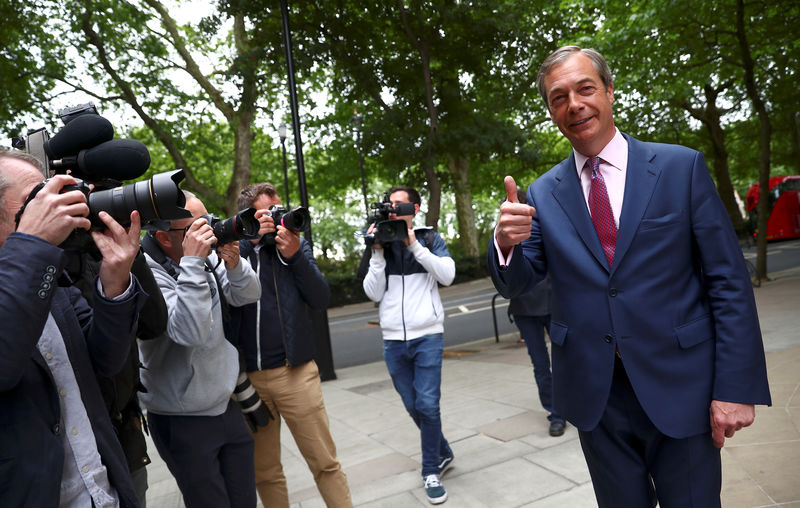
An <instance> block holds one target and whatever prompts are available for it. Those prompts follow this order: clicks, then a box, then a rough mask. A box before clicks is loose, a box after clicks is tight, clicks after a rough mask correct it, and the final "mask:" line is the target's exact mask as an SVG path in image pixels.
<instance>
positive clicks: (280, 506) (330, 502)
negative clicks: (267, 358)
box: [247, 360, 353, 508]
mask: <svg viewBox="0 0 800 508" xmlns="http://www.w3.org/2000/svg"><path fill="white" fill-rule="evenodd" d="M247 376H248V377H249V378H250V382H251V383H252V384H253V387H254V388H255V389H256V391H257V392H258V394H259V395H260V396H261V399H262V400H263V401H264V402H266V404H267V406H268V407H269V410H270V411H271V412H272V415H273V416H274V417H275V420H273V421H270V422H269V425H267V426H266V427H259V429H258V432H255V433H254V434H253V440H254V441H255V470H256V489H257V490H258V495H259V497H260V498H261V502H262V504H263V505H264V506H265V507H269V508H289V491H288V489H287V487H286V476H284V474H283V466H282V465H281V435H280V432H281V419H283V420H284V421H286V425H287V426H288V427H289V430H290V431H291V433H292V436H293V437H294V441H295V443H296V444H297V447H298V448H299V449H300V453H302V454H303V457H304V458H305V459H306V462H307V463H308V468H309V470H311V473H312V474H313V475H314V481H315V482H316V483H317V489H319V492H320V494H321V495H322V498H323V499H324V500H325V504H326V505H327V506H328V507H329V508H334V507H335V508H338V507H344V508H350V507H352V506H353V502H352V500H351V499H350V489H349V487H348V486H347V477H346V476H345V474H344V471H342V466H341V465H340V464H339V460H338V459H337V458H336V445H335V444H334V443H333V438H332V437H331V432H330V426H329V423H328V413H327V411H326V410H325V403H324V401H323V400H322V386H321V383H320V379H319V369H318V368H317V364H316V363H315V362H314V361H313V360H312V361H310V362H308V363H305V364H303V365H299V366H296V367H291V368H290V367H278V368H275V369H268V370H259V371H254V372H248V373H247Z"/></svg>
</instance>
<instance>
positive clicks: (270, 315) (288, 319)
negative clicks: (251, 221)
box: [231, 183, 352, 508]
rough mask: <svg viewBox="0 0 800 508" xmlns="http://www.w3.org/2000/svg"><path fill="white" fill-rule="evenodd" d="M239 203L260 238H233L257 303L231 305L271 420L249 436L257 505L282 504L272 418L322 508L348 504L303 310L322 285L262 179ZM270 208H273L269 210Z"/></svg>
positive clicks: (325, 296)
mask: <svg viewBox="0 0 800 508" xmlns="http://www.w3.org/2000/svg"><path fill="white" fill-rule="evenodd" d="M238 205H239V208H249V207H253V208H256V209H257V211H256V217H257V218H258V219H259V221H260V222H261V229H259V233H260V234H262V235H264V236H263V237H262V238H261V239H260V240H253V241H247V240H242V241H241V242H240V244H239V245H240V248H241V252H242V257H244V258H245V259H247V260H248V261H249V262H250V263H251V264H252V266H253V268H254V269H255V270H256V271H257V272H258V276H259V279H260V280H261V287H262V288H263V291H262V293H261V301H260V302H259V303H258V304H250V305H246V306H244V307H240V308H236V309H231V310H232V313H233V316H234V322H235V323H237V325H238V329H239V333H238V337H239V342H240V344H239V347H240V349H241V350H242V352H243V354H244V358H245V361H246V368H247V376H248V378H249V379H250V382H251V383H252V384H253V386H254V387H255V389H256V390H257V391H258V394H259V396H260V397H261V399H262V400H263V401H264V402H265V403H266V404H267V406H268V407H269V409H270V411H271V412H272V414H273V415H275V418H276V420H275V421H274V422H270V423H269V424H268V425H267V426H266V427H262V428H259V429H258V431H257V432H256V433H254V434H253V438H254V439H255V447H256V454H255V468H256V487H257V489H258V494H259V496H260V497H261V502H262V503H263V504H264V506H269V507H271V508H272V507H286V508H288V506H289V493H288V490H287V486H286V477H285V476H284V474H283V467H282V466H281V455H280V452H281V441H280V417H283V419H284V420H286V424H287V426H288V427H289V430H290V431H291V432H292V436H294V439H295V442H296V443H297V447H298V448H299V449H300V452H301V453H302V454H303V457H305V459H306V462H307V463H308V466H309V468H310V469H311V472H312V473H313V475H314V480H315V481H316V483H317V488H318V489H319V492H320V494H321V495H322V498H323V499H324V500H325V503H326V504H327V506H329V507H332V508H333V507H349V506H352V501H351V499H350V489H349V488H348V486H347V478H346V477H345V474H344V471H342V467H341V465H340V464H339V460H338V459H337V458H336V445H335V444H334V443H333V438H332V437H331V433H330V428H329V425H328V413H327V411H326V410H325V403H324V401H323V400H322V387H321V384H320V378H319V370H318V369H317V364H316V363H315V362H314V360H313V357H314V334H313V330H312V327H311V309H316V310H322V309H325V308H326V307H327V306H328V301H329V300H330V289H329V288H328V284H327V282H325V279H324V278H323V277H322V273H320V271H319V268H317V263H316V261H315V260H314V255H313V254H312V251H311V246H310V245H309V244H308V243H307V242H306V241H305V240H304V239H302V238H301V237H300V234H299V232H297V231H292V230H290V229H288V228H286V227H284V226H281V225H277V226H276V225H275V221H274V220H273V217H272V215H271V214H270V212H269V209H270V208H272V207H273V206H278V207H280V205H281V200H280V197H279V196H278V193H277V192H276V191H275V187H273V186H272V185H271V184H269V183H260V184H254V185H249V186H247V187H245V188H244V189H242V191H241V193H240V194H239V203H238ZM273 210H275V209H274V208H273Z"/></svg>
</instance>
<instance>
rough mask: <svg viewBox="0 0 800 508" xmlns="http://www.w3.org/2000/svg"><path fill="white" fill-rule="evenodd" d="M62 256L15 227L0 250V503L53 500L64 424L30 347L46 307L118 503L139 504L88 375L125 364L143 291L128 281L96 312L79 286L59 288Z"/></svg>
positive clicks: (98, 304)
mask: <svg viewBox="0 0 800 508" xmlns="http://www.w3.org/2000/svg"><path fill="white" fill-rule="evenodd" d="M64 262H65V258H64V256H63V251H62V250H61V249H59V248H58V247H55V246H53V245H51V244H49V243H47V242H45V241H43V240H41V239H38V238H35V237H33V236H28V235H20V234H18V233H14V234H12V235H11V236H9V237H8V239H7V240H6V242H5V244H4V245H3V247H2V248H0V266H2V270H0V323H2V326H0V506H14V507H31V508H34V507H36V508H39V507H50V506H58V499H59V488H60V484H61V476H62V474H61V473H62V468H63V465H64V445H63V442H62V438H63V434H64V432H65V429H64V428H63V427H62V425H61V424H60V421H61V416H60V415H61V411H60V407H59V401H58V397H59V396H58V393H57V390H56V386H55V383H54V381H53V377H52V375H51V374H50V369H49V368H48V367H47V363H46V362H45V360H44V358H42V355H41V354H40V353H39V350H38V349H37V347H36V344H37V342H38V341H39V337H40V336H41V333H42V330H43V328H44V324H45V321H46V320H47V314H48V312H51V313H52V314H53V318H54V319H55V321H56V323H57V324H58V329H59V330H60V331H61V335H62V336H63V339H64V344H65V346H66V348H67V354H68V355H69V359H70V363H71V364H72V368H73V371H74V372H75V377H76V379H77V381H78V386H79V387H80V391H81V398H82V399H83V404H84V406H85V407H86V412H87V414H88V416H89V420H90V421H91V424H92V430H93V432H94V435H95V439H96V442H97V448H98V451H99V452H100V457H101V458H102V461H103V464H104V465H105V466H106V469H107V471H108V478H109V481H110V482H111V485H112V486H113V487H114V488H115V489H116V490H117V493H118V495H119V498H120V503H121V506H123V507H136V506H138V505H139V502H138V500H137V498H136V494H135V491H134V489H133V484H132V482H131V479H130V473H129V472H128V466H127V463H126V461H125V456H124V455H123V453H122V448H121V446H120V444H119V442H118V441H117V438H116V435H115V433H114V429H113V427H112V426H111V420H110V419H109V417H108V412H107V411H106V408H105V404H104V403H103V399H102V397H101V395H100V389H99V387H98V385H97V380H96V379H95V374H100V375H103V376H112V375H114V374H116V373H117V372H118V371H119V370H120V368H121V367H122V364H123V362H124V361H125V359H126V357H127V354H128V351H129V350H130V345H131V342H132V341H133V340H134V339H135V333H136V321H137V317H138V311H139V307H140V305H141V304H142V303H143V298H144V297H145V296H146V295H145V294H143V293H142V292H141V289H140V287H139V285H138V282H135V288H136V289H135V291H134V294H133V295H132V296H131V297H129V298H128V299H126V300H123V301H113V302H112V301H109V300H106V299H104V298H101V297H100V296H99V295H98V296H96V298H95V303H94V305H95V307H94V309H95V311H94V312H93V311H92V309H91V308H89V306H88V305H87V303H86V301H85V300H84V299H83V298H82V297H81V296H80V292H79V291H78V290H77V289H75V288H68V289H67V288H60V287H58V286H57V283H56V280H57V279H58V277H59V275H60V274H61V271H62V268H63V264H64ZM134 281H135V279H134Z"/></svg>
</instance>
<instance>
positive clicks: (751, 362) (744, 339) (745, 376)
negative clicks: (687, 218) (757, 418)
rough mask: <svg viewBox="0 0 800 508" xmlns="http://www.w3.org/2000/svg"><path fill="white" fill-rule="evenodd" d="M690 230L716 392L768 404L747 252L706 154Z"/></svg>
mask: <svg viewBox="0 0 800 508" xmlns="http://www.w3.org/2000/svg"><path fill="white" fill-rule="evenodd" d="M691 185H692V189H691V207H692V214H691V220H692V233H693V237H694V242H695V245H696V247H697V252H698V254H699V258H700V264H701V269H702V275H703V281H704V284H705V287H706V296H707V298H708V300H709V303H710V308H711V313H712V315H713V318H714V326H715V332H716V334H715V335H716V358H715V364H714V388H713V393H712V398H713V399H715V400H722V401H727V402H739V403H747V404H770V403H771V400H770V395H769V387H768V384H767V372H766V361H765V357H764V346H763V343H762V339H761V329H760V326H759V323H758V313H757V310H756V304H755V299H754V297H753V288H752V286H751V284H750V280H749V277H748V275H747V268H746V265H745V262H744V257H743V256H742V253H741V248H740V246H739V243H738V240H737V239H736V235H735V233H734V230H733V227H732V226H731V223H730V219H729V218H728V215H727V212H726V211H725V208H724V206H723V205H722V201H721V200H720V199H719V196H718V195H717V191H716V188H715V187H714V182H713V181H712V180H711V176H710V175H709V172H708V167H707V166H706V163H705V159H704V158H703V155H702V154H700V153H698V154H696V156H695V159H694V161H693V167H692V181H691Z"/></svg>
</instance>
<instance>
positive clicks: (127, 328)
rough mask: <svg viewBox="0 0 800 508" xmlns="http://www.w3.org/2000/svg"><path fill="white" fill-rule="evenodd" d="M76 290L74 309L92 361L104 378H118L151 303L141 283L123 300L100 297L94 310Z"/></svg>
mask: <svg viewBox="0 0 800 508" xmlns="http://www.w3.org/2000/svg"><path fill="white" fill-rule="evenodd" d="M71 290H72V296H73V301H72V308H73V309H74V310H75V313H76V315H77V316H78V320H79V322H80V323H81V326H82V327H83V329H84V336H85V337H86V346H87V348H88V350H89V358H90V359H91V361H92V366H93V367H94V370H95V372H96V373H97V374H98V375H100V376H105V377H110V376H114V375H116V374H117V373H118V372H119V371H120V370H121V369H122V367H123V365H124V364H125V360H127V358H128V353H129V352H130V350H131V344H132V343H133V342H134V341H135V340H136V330H137V326H138V322H139V311H140V310H141V308H142V306H143V305H144V303H145V300H146V299H147V294H146V293H144V292H143V291H142V287H141V285H140V284H139V281H138V279H136V277H133V290H132V291H131V293H130V294H129V295H128V296H127V297H126V298H125V299H122V300H109V299H107V298H105V297H103V296H101V295H100V294H99V293H97V294H95V296H94V304H93V307H92V308H91V309H90V308H89V305H88V303H87V302H86V300H84V299H83V298H82V297H81V296H80V292H79V291H78V290H77V289H74V288H71Z"/></svg>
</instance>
